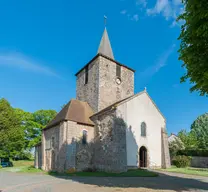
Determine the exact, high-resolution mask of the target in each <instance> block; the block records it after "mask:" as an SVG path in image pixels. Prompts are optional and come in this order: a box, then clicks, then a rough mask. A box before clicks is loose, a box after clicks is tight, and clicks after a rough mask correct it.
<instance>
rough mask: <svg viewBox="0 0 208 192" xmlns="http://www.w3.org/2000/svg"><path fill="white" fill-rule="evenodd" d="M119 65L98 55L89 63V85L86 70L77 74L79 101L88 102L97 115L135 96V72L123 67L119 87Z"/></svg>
mask: <svg viewBox="0 0 208 192" xmlns="http://www.w3.org/2000/svg"><path fill="white" fill-rule="evenodd" d="M117 65H119V64H117V62H115V61H113V60H112V59H109V58H106V57H105V56H102V55H98V56H97V57H96V58H95V59H94V60H93V61H92V62H91V63H89V66H88V69H89V72H88V79H89V80H88V83H87V84H85V82H84V80H85V69H83V70H82V71H81V72H79V73H78V74H77V99H78V100H81V101H86V102H88V103H89V105H90V106H91V107H92V109H93V110H94V112H95V113H96V112H98V111H100V110H102V109H104V108H105V107H107V106H109V105H111V104H113V103H115V102H117V101H119V100H122V99H124V98H127V97H129V96H132V95H133V94H134V72H133V71H132V70H130V69H128V68H126V67H124V66H121V84H120V85H119V84H117V83H116V78H117V77H116V66H117Z"/></svg>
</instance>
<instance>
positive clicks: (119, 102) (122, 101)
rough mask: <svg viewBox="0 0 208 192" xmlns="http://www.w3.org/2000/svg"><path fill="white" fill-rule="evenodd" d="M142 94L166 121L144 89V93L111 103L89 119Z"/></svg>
mask: <svg viewBox="0 0 208 192" xmlns="http://www.w3.org/2000/svg"><path fill="white" fill-rule="evenodd" d="M143 93H146V94H147V96H148V97H149V99H150V100H151V101H152V103H153V105H154V106H155V107H156V109H157V110H158V112H159V113H160V114H161V116H162V117H163V118H164V120H165V121H166V119H165V117H164V115H163V114H162V113H161V111H160V110H159V108H158V107H157V105H156V104H155V102H154V101H153V100H152V98H151V97H150V96H149V94H148V93H147V91H146V89H145V90H144V91H141V92H139V93H137V94H135V95H132V96H130V97H127V98H125V99H123V100H120V101H117V102H115V103H113V104H112V105H110V106H108V107H106V108H104V109H103V110H101V111H99V112H97V113H95V114H93V115H92V116H91V117H93V116H96V115H99V114H101V113H103V112H105V111H108V110H111V109H114V108H115V107H117V106H119V105H121V104H123V103H126V102H127V101H129V100H131V99H133V98H135V97H137V96H139V95H142V94H143Z"/></svg>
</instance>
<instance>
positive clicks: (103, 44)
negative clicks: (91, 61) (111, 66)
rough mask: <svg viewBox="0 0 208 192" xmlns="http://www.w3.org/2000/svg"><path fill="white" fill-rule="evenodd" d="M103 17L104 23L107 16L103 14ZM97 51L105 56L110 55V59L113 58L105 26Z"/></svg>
mask: <svg viewBox="0 0 208 192" xmlns="http://www.w3.org/2000/svg"><path fill="white" fill-rule="evenodd" d="M104 19H105V25H106V19H107V17H106V16H104ZM98 53H100V54H103V55H105V56H107V57H110V58H111V59H114V55H113V51H112V48H111V43H110V40H109V37H108V32H107V29H106V26H105V29H104V32H103V36H102V39H101V41H100V46H99V48H98Z"/></svg>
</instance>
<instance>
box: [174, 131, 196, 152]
mask: <svg viewBox="0 0 208 192" xmlns="http://www.w3.org/2000/svg"><path fill="white" fill-rule="evenodd" d="M178 137H179V139H180V140H181V141H182V143H183V144H184V147H185V149H196V148H197V138H196V136H195V134H193V133H192V132H187V131H186V130H181V131H180V132H179V133H178Z"/></svg>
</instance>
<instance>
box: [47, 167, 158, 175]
mask: <svg viewBox="0 0 208 192" xmlns="http://www.w3.org/2000/svg"><path fill="white" fill-rule="evenodd" d="M49 174H50V175H65V176H78V177H157V176H158V174H157V173H153V172H151V171H147V170H143V169H136V170H129V171H127V172H124V173H106V172H76V173H65V174H59V173H55V172H49Z"/></svg>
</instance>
